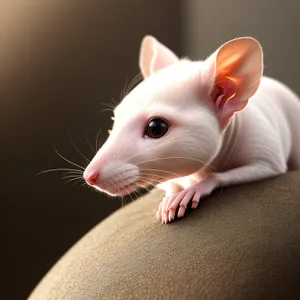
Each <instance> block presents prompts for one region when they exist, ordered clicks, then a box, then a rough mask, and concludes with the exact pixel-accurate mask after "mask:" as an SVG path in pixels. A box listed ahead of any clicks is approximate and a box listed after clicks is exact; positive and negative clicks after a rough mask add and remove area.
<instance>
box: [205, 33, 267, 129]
mask: <svg viewBox="0 0 300 300" xmlns="http://www.w3.org/2000/svg"><path fill="white" fill-rule="evenodd" d="M207 62H208V63H209V64H211V66H212V67H213V69H214V72H213V73H214V82H213V86H212V90H211V97H212V101H213V102H214V104H215V107H216V110H217V113H218V115H219V118H220V121H221V124H222V125H223V126H226V125H227V123H228V121H229V119H230V117H231V116H232V115H233V114H234V113H235V112H237V111H240V110H241V109H243V108H244V107H245V106H246V104H247V103H248V100H249V98H250V97H251V96H253V95H254V93H255V92H256V90H257V88H258V86H259V83H260V80H261V77H262V73H263V53H262V48H261V46H260V44H259V43H258V42H257V41H256V40H255V39H253V38H248V37H245V38H238V39H235V40H232V41H229V42H227V43H226V44H224V45H223V46H221V47H220V48H219V50H218V51H217V52H215V53H214V54H213V55H212V56H211V57H209V58H208V59H207Z"/></svg>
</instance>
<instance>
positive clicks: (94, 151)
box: [84, 135, 96, 153]
mask: <svg viewBox="0 0 300 300" xmlns="http://www.w3.org/2000/svg"><path fill="white" fill-rule="evenodd" d="M84 137H85V140H86V142H87V144H88V145H89V147H90V148H91V150H92V151H93V153H96V150H95V149H94V148H93V147H92V145H91V143H90V141H89V139H88V137H87V136H86V135H84Z"/></svg>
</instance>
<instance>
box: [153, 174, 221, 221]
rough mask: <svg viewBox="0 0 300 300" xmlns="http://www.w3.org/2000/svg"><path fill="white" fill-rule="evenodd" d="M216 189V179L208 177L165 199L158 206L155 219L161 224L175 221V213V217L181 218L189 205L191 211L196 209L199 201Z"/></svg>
mask: <svg viewBox="0 0 300 300" xmlns="http://www.w3.org/2000/svg"><path fill="white" fill-rule="evenodd" d="M216 187H217V181H216V177H214V176H210V177H208V178H206V179H204V180H203V181H201V182H198V183H196V184H194V185H192V186H190V187H189V188H186V189H184V190H182V191H180V192H178V193H176V194H173V195H171V196H167V197H165V198H164V199H163V200H162V202H161V203H160V204H159V208H158V212H157V218H158V219H159V220H160V221H161V222H162V223H168V222H172V221H173V220H174V219H175V216H176V212H177V217H178V218H182V217H183V216H184V214H185V212H186V209H187V206H188V204H189V203H191V207H192V208H193V209H195V208H197V207H198V204H199V201H200V199H201V198H204V197H206V196H208V195H210V193H211V192H212V191H213V190H214V189H215V188H216Z"/></svg>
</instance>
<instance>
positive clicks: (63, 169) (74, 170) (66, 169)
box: [35, 168, 83, 176]
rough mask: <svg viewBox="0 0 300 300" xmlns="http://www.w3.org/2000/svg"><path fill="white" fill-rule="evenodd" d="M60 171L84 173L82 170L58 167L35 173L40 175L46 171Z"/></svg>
mask: <svg viewBox="0 0 300 300" xmlns="http://www.w3.org/2000/svg"><path fill="white" fill-rule="evenodd" d="M60 171H72V172H78V173H80V174H82V173H83V172H82V171H81V170H76V169H68V168H57V169H49V170H45V171H42V172H39V173H37V174H35V175H36V176H38V175H41V174H45V173H49V172H60Z"/></svg>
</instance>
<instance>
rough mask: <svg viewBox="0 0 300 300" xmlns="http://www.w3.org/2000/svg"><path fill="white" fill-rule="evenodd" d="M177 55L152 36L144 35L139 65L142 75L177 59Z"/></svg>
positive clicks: (151, 72)
mask: <svg viewBox="0 0 300 300" xmlns="http://www.w3.org/2000/svg"><path fill="white" fill-rule="evenodd" d="M178 60H179V59H178V57H177V56H176V55H175V54H174V53H173V52H172V51H171V50H170V49H168V48H167V47H166V46H164V45H163V44H161V43H160V42H159V41H158V40H156V39H155V38H154V37H152V36H150V35H148V36H146V37H144V39H143V41H142V44H141V49H140V58H139V66H140V69H141V72H142V74H143V76H144V77H148V76H150V75H151V74H153V73H155V72H157V71H159V70H161V69H163V68H165V67H167V66H169V65H172V64H174V63H176V62H177V61H178Z"/></svg>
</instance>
